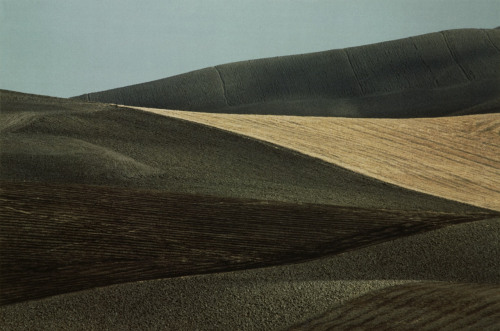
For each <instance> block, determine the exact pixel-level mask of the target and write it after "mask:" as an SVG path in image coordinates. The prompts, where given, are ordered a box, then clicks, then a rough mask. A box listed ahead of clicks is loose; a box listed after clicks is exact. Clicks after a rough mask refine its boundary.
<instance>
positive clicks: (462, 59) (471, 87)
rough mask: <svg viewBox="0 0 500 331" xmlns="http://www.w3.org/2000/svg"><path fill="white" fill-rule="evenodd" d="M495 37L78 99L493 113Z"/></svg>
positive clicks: (403, 45)
mask: <svg viewBox="0 0 500 331" xmlns="http://www.w3.org/2000/svg"><path fill="white" fill-rule="evenodd" d="M499 52H500V31H499V30H497V29H463V30H449V31H441V32H436V33H431V34H426V35H421V36H416V37H410V38H405V39H400V40H394V41H388V42H383V43H378V44H373V45H366V46H359V47H353V48H347V49H340V50H331V51H325V52H319V53H312V54H302V55H291V56H284V57H277V58H267V59H259V60H251V61H243V62H237V63H230V64H224V65H219V66H215V67H211V68H205V69H201V70H197V71H193V72H189V73H186V74H182V75H178V76H174V77H169V78H165V79H160V80H156V81H152V82H147V83H142V84H137V85H131V86H126V87H121V88H117V89H112V90H108V91H102V92H94V93H88V94H84V95H81V96H79V97H78V98H79V99H81V100H87V101H99V102H107V103H116V104H123V105H128V106H138V107H151V108H164V109H181V110H192V111H203V112H223V113H240V114H266V115H269V114H274V115H304V116H341V117H364V118H372V117H392V118H408V117H434V116H445V115H453V114H469V113H484V112H490V111H491V109H492V108H498V107H499V106H500V89H499V86H500V56H499Z"/></svg>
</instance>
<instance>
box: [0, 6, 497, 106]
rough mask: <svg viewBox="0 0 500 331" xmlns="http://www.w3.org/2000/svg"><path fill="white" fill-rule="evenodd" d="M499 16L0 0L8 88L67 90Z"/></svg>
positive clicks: (465, 9) (2, 80) (477, 11)
mask: <svg viewBox="0 0 500 331" xmlns="http://www.w3.org/2000/svg"><path fill="white" fill-rule="evenodd" d="M499 25H500V0H380V1H378V0H141V1H139V0H137V1H132V0H113V1H107V0H84V1H83V0H0V88H3V89H10V90H16V91H21V92H27V93H37V94H45V95H52V96H61V97H69V96H73V95H78V94H82V93H85V92H92V91H99V90H103V89H109V88H114V87H120V86H125V85H130V84H135V83H141V82H145V81H150V80H154V79H159V78H164V77H168V76H172V75H176V74H180V73H184V72H188V71H192V70H196V69H201V68H204V67H208V66H213V65H217V64H223V63H227V62H234V61H240V60H247V59H255V58H262V57H271V56H279V55H289V54H299V53H308V52H314V51H322V50H328V49H334V48H344V47H351V46H360V45H364V44H369V43H375V42H380V41H385V40H392V39H397V38H404V37H408V36H412V35H418V34H423V33H428V32H435V31H440V30H446V29H455V28H494V27H496V26H499Z"/></svg>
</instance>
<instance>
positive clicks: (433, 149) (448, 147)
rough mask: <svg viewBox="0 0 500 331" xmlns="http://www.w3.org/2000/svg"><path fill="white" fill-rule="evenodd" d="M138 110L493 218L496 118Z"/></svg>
mask: <svg viewBox="0 0 500 331" xmlns="http://www.w3.org/2000/svg"><path fill="white" fill-rule="evenodd" d="M138 109H141V110H144V111H148V112H153V113H156V114H160V115H165V116H171V117H176V118H181V119H185V120H189V121H193V122H197V123H203V124H206V125H210V126H214V127H217V128H221V129H224V130H229V131H232V132H236V133H239V134H242V135H246V136H250V137H253V138H256V139H260V140H264V141H268V142H271V143H274V144H277V145H281V146H284V147H286V148H289V149H292V150H295V151H298V152H300V153H303V154H307V155H310V156H312V157H316V158H319V159H322V160H324V161H327V162H330V163H333V164H336V165H339V166H342V167H345V168H347V169H350V170H353V171H356V172H358V173H361V174H364V175H368V176H371V177H374V178H377V179H380V180H383V181H386V182H389V183H392V184H396V185H399V186H403V187H406V188H409V189H413V190H416V191H420V192H424V193H428V194H433V195H437V196H441V197H444V198H448V199H452V200H457V201H461V202H465V203H469V204H473V205H476V206H480V207H485V208H490V209H494V210H499V211H500V114H485V115H472V116H460V117H443V118H424V119H352V118H332V117H328V118H327V117H303V116H271V115H235V114H211V113H198V112H188V111H173V110H163V109H151V108H138Z"/></svg>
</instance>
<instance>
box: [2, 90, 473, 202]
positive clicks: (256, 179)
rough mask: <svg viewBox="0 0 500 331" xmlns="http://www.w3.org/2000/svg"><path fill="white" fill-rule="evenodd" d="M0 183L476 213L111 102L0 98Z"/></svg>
mask: <svg viewBox="0 0 500 331" xmlns="http://www.w3.org/2000/svg"><path fill="white" fill-rule="evenodd" d="M0 106H1V109H2V111H1V112H0V123H2V124H5V125H3V126H2V128H0V146H1V148H0V179H3V180H8V181H37V182H49V183H60V184H93V185H103V186H115V187H126V188H143V189H155V190H161V191H164V192H165V191H166V192H176V193H189V194H204V195H213V196H219V197H234V198H242V199H260V200H274V201H288V202H304V203H308V202H309V203H324V204H329V205H341V206H351V207H361V208H382V209H402V210H416V209H418V210H433V211H447V212H469V211H474V210H476V211H477V208H474V207H472V206H470V205H464V204H461V203H457V202H453V201H449V200H445V199H438V198H435V197H432V196H428V195H425V194H421V193H417V192H414V191H410V190H406V189H402V188H399V187H395V186H392V185H388V184H386V183H383V182H380V181H378V180H374V179H372V178H369V177H366V176H363V175H360V174H357V173H354V172H352V171H349V170H346V169H344V168H341V167H338V166H334V165H332V164H328V163H326V162H323V161H321V160H317V159H314V158H311V157H307V156H304V155H302V154H299V153H295V152H292V151H290V150H288V149H285V148H276V147H275V146H271V145H269V144H266V143H263V142H262V141H258V140H255V139H248V138H245V137H242V136H240V135H237V134H234V133H230V132H225V131H222V130H219V129H216V128H212V127H208V126H205V125H201V124H197V123H193V122H189V121H183V120H179V119H176V118H172V117H165V116H158V115H156V114H151V113H146V112H142V111H137V110H135V109H123V108H119V107H114V106H110V105H104V104H96V103H86V102H80V101H75V100H67V99H58V98H49V97H42V96H34V95H29V94H23V93H15V92H9V91H0Z"/></svg>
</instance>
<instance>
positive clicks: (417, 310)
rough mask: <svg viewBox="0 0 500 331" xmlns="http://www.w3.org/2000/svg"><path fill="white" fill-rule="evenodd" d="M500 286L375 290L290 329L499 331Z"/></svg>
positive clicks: (440, 284) (439, 284)
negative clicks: (497, 328) (494, 330)
mask: <svg viewBox="0 0 500 331" xmlns="http://www.w3.org/2000/svg"><path fill="white" fill-rule="evenodd" d="M498 325H500V286H499V285H491V284H468V283H464V284H462V283H448V282H418V283H408V284H403V285H397V286H392V287H388V288H384V289H381V290H377V291H372V292H370V293H368V294H365V295H363V296H361V297H358V298H355V299H352V300H349V301H348V302H346V303H344V304H341V305H338V306H336V307H334V308H332V309H331V310H330V311H328V312H327V313H324V314H323V315H321V316H319V317H316V318H314V319H312V320H309V321H307V322H305V323H301V324H300V325H297V326H295V327H292V328H290V329H289V330H316V331H319V330H353V329H359V328H362V329H374V330H380V329H398V330H438V329H439V330H443V329H448V330H466V329H468V330H493V329H495V328H496V327H498Z"/></svg>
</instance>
